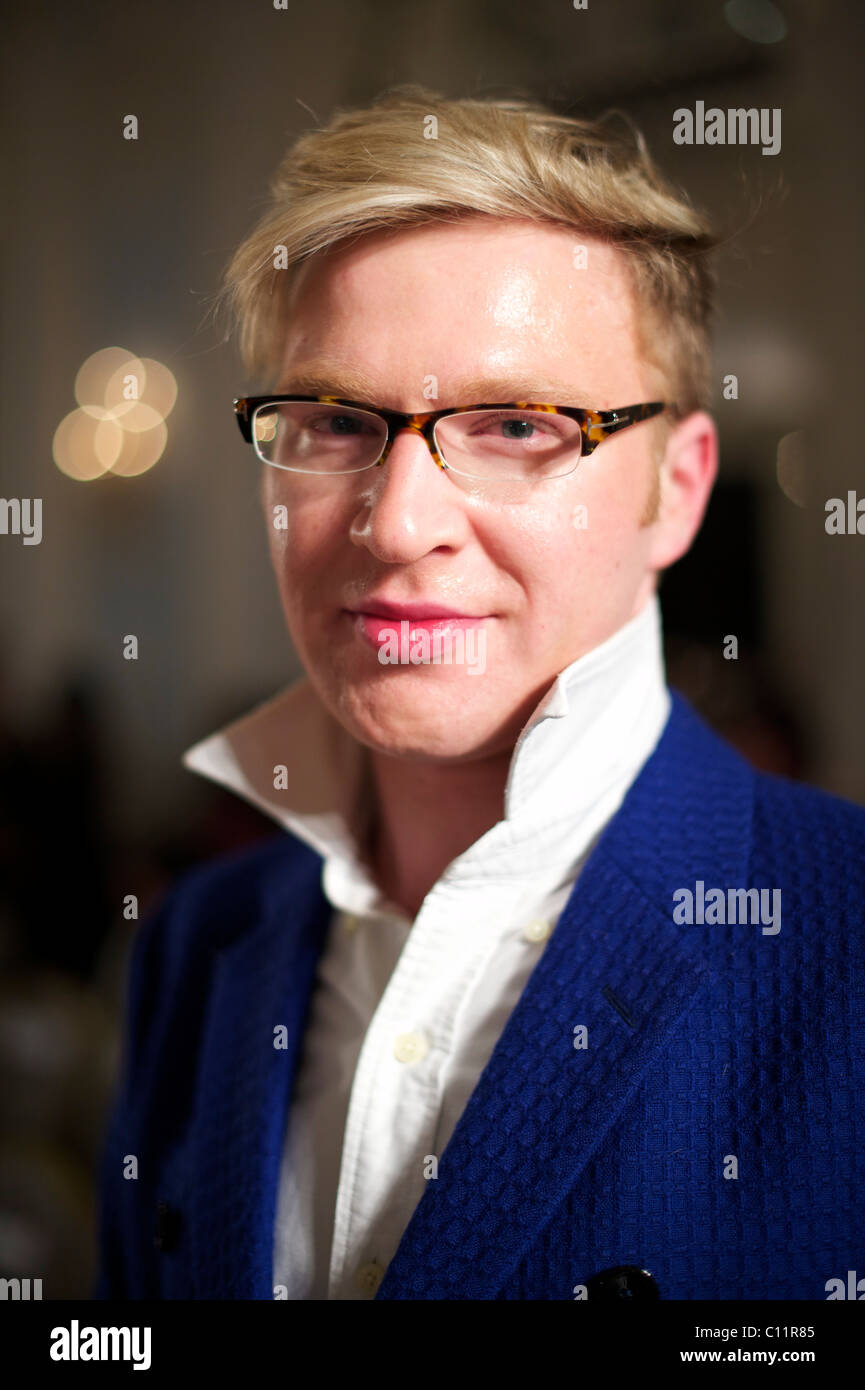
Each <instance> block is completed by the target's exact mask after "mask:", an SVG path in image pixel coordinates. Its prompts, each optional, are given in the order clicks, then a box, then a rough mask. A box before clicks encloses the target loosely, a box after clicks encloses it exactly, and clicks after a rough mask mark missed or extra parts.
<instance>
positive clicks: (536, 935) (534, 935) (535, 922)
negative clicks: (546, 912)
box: [523, 917, 552, 941]
mask: <svg viewBox="0 0 865 1390" xmlns="http://www.w3.org/2000/svg"><path fill="white" fill-rule="evenodd" d="M551 931H552V928H551V926H550V924H549V922H545V921H544V920H543V918H542V917H534V918H533V919H532V921H531V922H529V924H528V926H527V927H524V928H523V936H524V937H525V939H526V941H546V939H547V937H548V936H549V934H550V932H551Z"/></svg>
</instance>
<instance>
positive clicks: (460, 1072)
mask: <svg viewBox="0 0 865 1390" xmlns="http://www.w3.org/2000/svg"><path fill="white" fill-rule="evenodd" d="M669 712H670V698H669V693H668V691H667V688H666V685H665V679H664V667H663V656H662V646H661V618H660V607H659V604H658V600H657V597H654V596H653V597H652V598H651V599H650V600H649V602H648V603H647V605H646V606H645V607H644V608H643V610H642V612H641V613H640V614H639V615H638V616H637V617H636V618H634V619H632V620H631V621H630V622H629V623H627V624H626V625H625V626H624V627H623V628H620V629H619V631H618V632H616V633H615V634H614V635H613V636H612V637H611V638H609V639H608V640H607V641H606V642H604V643H602V645H601V646H599V647H596V648H595V649H594V650H593V651H591V652H588V653H587V654H586V655H585V656H583V657H580V659H579V660H577V661H575V662H573V663H572V664H571V665H570V666H568V667H567V668H566V669H565V670H564V671H563V672H562V673H561V674H560V675H559V676H558V677H557V678H556V680H555V681H554V682H553V684H552V686H551V688H550V690H549V691H548V692H547V694H546V695H545V696H544V698H543V699H542V700H541V701H540V703H539V704H538V706H537V708H536V710H535V712H534V714H533V715H532V716H531V718H530V719H529V721H528V723H527V724H526V726H525V728H524V729H523V730H522V732H521V734H520V736H519V738H518V740H517V743H516V745H515V748H514V752H513V755H512V758H511V763H510V769H509V773H508V779H507V786H506V791H505V815H504V819H503V820H501V821H499V822H498V824H496V825H494V826H493V827H492V829H490V830H489V831H487V832H486V834H484V835H482V836H481V838H480V839H479V840H477V841H476V842H475V843H474V844H473V845H471V846H470V847H469V849H467V850H466V851H465V852H464V853H463V854H461V855H459V857H458V858H457V859H454V860H453V861H452V862H451V863H450V864H449V865H448V867H447V868H446V869H445V871H444V873H443V874H442V875H441V877H440V878H439V879H438V881H437V882H436V883H435V884H434V885H433V887H432V888H431V889H430V891H429V893H428V894H427V896H426V898H425V899H424V901H423V904H422V905H421V908H420V910H419V912H418V914H417V916H416V917H415V919H414V921H413V922H412V921H410V920H409V919H408V918H407V917H406V916H405V915H404V914H403V913H402V912H401V911H400V909H398V908H396V907H394V905H393V904H391V903H388V902H387V901H386V900H384V899H383V897H382V895H381V893H380V892H379V890H378V889H377V887H376V885H375V883H374V882H373V881H372V879H371V878H370V875H369V872H368V870H367V869H366V867H365V866H364V864H363V862H362V861H361V859H360V853H359V850H358V836H359V834H360V831H361V825H362V820H363V816H364V815H365V813H366V812H365V807H366V808H367V809H368V787H369V779H368V771H369V754H368V751H367V750H366V749H365V748H362V747H361V745H359V744H358V743H357V742H356V741H355V740H354V739H352V738H351V737H350V736H349V735H348V733H347V732H346V731H345V730H344V729H343V728H342V727H341V726H340V725H339V724H338V723H337V722H336V721H335V720H334V719H333V717H332V716H331V715H330V714H329V713H328V712H327V710H326V709H325V708H324V706H323V705H322V704H321V702H320V700H319V699H318V697H317V695H316V694H315V692H314V690H313V688H312V686H311V684H310V683H309V682H308V681H307V680H305V679H304V680H301V681H299V682H297V683H296V684H294V685H292V686H290V687H288V688H287V689H286V690H284V691H282V692H281V693H280V694H278V695H277V696H275V697H274V698H273V699H271V700H269V701H267V702H266V703H265V704H263V705H260V706H258V707H257V708H256V709H254V710H253V711H252V712H250V713H249V714H246V715H244V716H243V717H241V718H240V719H238V720H235V721H234V722H233V723H232V724H229V725H228V726H227V727H226V728H225V729H223V730H221V731H220V732H218V733H216V734H214V735H212V736H211V737H210V738H208V739H205V740H203V741H202V742H201V743H198V744H196V745H195V746H194V747H193V748H191V749H189V750H188V751H187V752H186V753H185V754H184V757H183V762H184V765H185V766H186V767H187V768H189V769H191V770H192V771H195V772H199V773H201V774H202V775H203V776H205V777H209V778H211V779H212V780H214V781H216V782H219V783H221V784H223V785H224V786H226V787H229V788H231V789H232V790H233V791H235V792H237V793H238V794H239V795H240V796H243V797H245V798H246V799H247V800H249V801H251V802H252V803H253V804H255V805H256V806H258V807H259V808H260V809H261V810H263V811H265V812H266V813H267V814H269V815H271V816H272V817H273V818H274V820H275V821H277V822H278V823H279V824H281V825H283V826H284V827H285V828H286V829H288V830H290V831H292V832H293V833H294V834H295V835H297V836H299V837H300V838H301V839H302V840H305V841H306V842H307V843H308V844H310V845H312V846H313V848H315V849H316V850H317V851H318V852H319V853H320V854H321V855H322V857H323V860H324V864H323V877H322V886H323V889H324V892H325V895H326V897H327V899H328V901H329V902H330V903H331V904H332V906H333V908H334V914H333V917H332V919H331V922H330V926H329V929H328V935H327V939H326V942H325V947H324V950H323V953H322V956H321V958H320V961H319V965H318V971H317V975H316V981H315V988H314V992H313V996H312V1000H311V1005H310V1014H309V1021H308V1025H307V1029H306V1033H305V1035H304V1039H303V1046H302V1052H301V1057H300V1061H299V1066H298V1072H297V1077H296V1081H295V1089H294V1091H293V1095H292V1103H291V1107H290V1112H289V1119H288V1125H287V1130H286V1140H285V1146H284V1154H283V1161H282V1169H281V1175H280V1184H279V1194H278V1210H277V1220H276V1229H275V1232H274V1283H275V1285H284V1286H285V1294H286V1295H287V1297H288V1298H290V1299H370V1298H372V1297H373V1296H374V1294H375V1291H376V1289H377V1288H378V1285H379V1283H380V1282H381V1279H382V1277H383V1275H384V1271H385V1269H386V1268H387V1264H388V1262H389V1260H391V1259H392V1257H393V1255H394V1253H395V1251H396V1248H397V1246H398V1244H399V1242H400V1239H401V1237H402V1234H403V1232H404V1230H405V1228H406V1226H407V1225H408V1222H409V1220H410V1218H411V1216H412V1213H413V1211H414V1209H415V1207H416V1206H417V1204H418V1202H419V1201H420V1199H421V1197H422V1196H423V1193H424V1187H425V1184H426V1182H428V1181H434V1180H435V1167H436V1162H437V1160H438V1159H440V1158H441V1155H442V1153H443V1152H444V1149H445V1146H446V1144H447V1142H448V1140H449V1138H450V1136H451V1134H452V1132H453V1130H454V1127H455V1126H456V1124H457V1122H458V1120H459V1118H460V1116H461V1114H462V1112H463V1110H464V1109H465V1106H466V1103H467V1101H468V1099H469V1097H470V1095H471V1093H472V1091H473V1090H474V1088H475V1086H476V1084H477V1081H478V1079H479V1077H480V1074H481V1072H482V1071H483V1068H484V1066H485V1065H486V1063H487V1061H488V1060H489V1057H490V1055H491V1053H492V1051H493V1048H494V1047H495V1044H496V1042H497V1041H498V1038H499V1036H500V1034H501V1032H502V1030H503V1028H504V1026H505V1023H506V1022H507V1020H508V1017H509V1016H510V1014H511V1012H512V1011H513V1009H514V1007H515V1005H516V1003H517V1000H518V999H519V997H520V994H521V993H522V991H523V989H524V988H525V985H526V982H527V981H528V978H529V975H530V974H531V972H532V970H533V968H534V966H535V964H536V963H537V960H538V958H539V955H540V952H541V951H542V950H543V949H544V942H545V941H546V940H547V939H548V937H549V935H550V933H551V932H552V930H553V928H554V926H555V924H556V922H557V920H558V917H559V914H560V912H561V910H562V908H563V907H564V905H565V903H566V901H567V899H568V897H569V896H570V893H571V890H572V888H573V886H574V883H575V881H576V879H577V876H578V874H579V872H580V869H581V867H582V865H583V863H584V862H585V860H586V858H587V856H588V854H589V852H590V850H591V849H592V848H593V846H594V844H595V842H596V841H597V839H598V836H599V835H600V833H601V831H602V830H603V828H604V827H605V825H606V824H607V822H608V821H609V819H610V818H611V817H612V816H613V815H614V813H615V812H616V810H617V809H618V807H619V806H620V804H621V802H622V800H623V799H624V796H625V793H626V792H627V790H628V788H629V786H630V785H631V783H632V782H633V780H634V778H635V777H636V775H637V773H638V772H639V770H640V768H641V767H642V766H643V764H644V763H645V761H646V760H647V758H648V757H649V755H650V754H651V752H652V750H653V748H654V747H655V744H656V743H657V741H658V738H659V737H660V734H661V731H662V730H663V727H664V725H665V724H666V722H667V718H668V715H669ZM280 766H282V767H283V768H284V769H285V772H284V773H283V774H281V775H279V774H277V773H276V772H275V769H277V768H279V767H280ZM275 781H276V783H277V786H276V787H275V786H274V782H275ZM365 797H366V798H367V800H366V801H365ZM283 1296H285V1295H283Z"/></svg>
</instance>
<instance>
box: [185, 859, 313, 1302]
mask: <svg viewBox="0 0 865 1390" xmlns="http://www.w3.org/2000/svg"><path fill="white" fill-rule="evenodd" d="M330 915H331V909H330V906H329V904H328V903H327V900H326V899H325V897H324V894H323V893H322V890H321V859H320V857H319V856H318V855H317V854H315V853H313V851H311V850H308V849H307V848H306V847H305V846H304V847H302V848H301V847H299V846H297V845H293V846H292V845H290V844H286V857H285V859H284V860H283V861H282V862H281V863H280V864H279V865H278V866H277V867H276V869H275V870H274V871H273V872H272V873H271V874H270V875H269V876H268V878H267V880H266V881H265V883H264V884H263V888H262V899H261V907H260V915H259V920H258V921H257V922H256V924H255V925H254V926H253V927H252V928H251V929H248V930H243V929H241V931H240V934H239V935H238V936H237V937H236V939H235V940H234V941H233V942H231V943H230V944H228V945H226V946H223V947H222V948H221V949H220V950H219V951H218V952H217V955H216V962H215V966H214V979H213V984H212V988H211V991H210V999H209V1007H208V1015H207V1020H206V1023H205V1029H204V1042H203V1046H202V1062H201V1073H200V1078H199V1084H198V1088H197V1099H196V1114H195V1117H194V1119H193V1125H192V1132H193V1136H194V1138H193V1146H192V1152H191V1154H190V1159H191V1167H190V1194H189V1201H190V1208H191V1217H192V1219H191V1222H190V1228H191V1229H190V1243H191V1280H192V1284H193V1293H192V1296H193V1297H195V1298H203V1299H218V1298H226V1299H239V1298H267V1299H272V1297H273V1288H272V1278H273V1228H274V1220H275V1216H276V1198H277V1184H278V1175H279V1164H280V1156H281V1151H282V1144H283V1138H284V1129H285V1123H286V1118H287V1113H288V1111H287V1107H288V1102H289V1098H290V1095H291V1090H292V1083H293V1080H294V1075H295V1071H296V1068H297V1063H298V1059H299V1050H300V1044H301V1041H302V1035H303V1026H304V1023H305V1019H306V1013H307V1006H308V1003H309V999H310V994H311V989H312V984H313V980H314V975H315V967H316V964H317V962H318V958H319V955H320V953H321V950H322V947H323V945H324V940H325V936H326V932H327V927H328V923H329V921H330ZM276 1029H284V1033H281V1034H279V1035H277V1034H276V1033H275V1031H274V1030H276ZM275 1041H276V1042H278V1044H279V1045H278V1046H275V1045H274V1044H275Z"/></svg>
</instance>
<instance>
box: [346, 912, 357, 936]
mask: <svg viewBox="0 0 865 1390" xmlns="http://www.w3.org/2000/svg"><path fill="white" fill-rule="evenodd" d="M343 925H344V926H345V929H346V931H348V932H352V931H357V929H358V927H359V926H360V918H359V917H356V916H355V914H354V913H353V912H347V913H346V914H345V917H344V918H343Z"/></svg>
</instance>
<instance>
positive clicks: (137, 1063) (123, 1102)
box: [92, 893, 174, 1299]
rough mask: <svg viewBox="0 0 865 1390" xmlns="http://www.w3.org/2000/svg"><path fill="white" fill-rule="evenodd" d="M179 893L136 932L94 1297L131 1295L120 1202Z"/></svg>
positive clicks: (108, 1131) (100, 1205) (104, 1174)
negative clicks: (169, 929) (168, 932)
mask: <svg viewBox="0 0 865 1390" xmlns="http://www.w3.org/2000/svg"><path fill="white" fill-rule="evenodd" d="M173 899H174V893H169V894H168V895H164V896H163V898H162V900H161V901H160V903H159V904H158V905H157V907H156V908H155V909H153V910H152V911H151V912H150V913H148V914H147V915H146V916H145V917H144V918H143V919H142V921H141V923H140V924H139V927H138V929H137V932H136V934H135V937H134V938H133V944H132V950H131V952H130V958H129V967H128V974H127V982H126V1001H125V1002H126V1007H125V1014H124V1019H123V1026H122V1042H121V1055H120V1068H119V1073H118V1079H117V1083H116V1087H115V1093H114V1097H113V1101H112V1105H111V1108H110V1111H109V1116H108V1120H107V1123H106V1126H105V1129H104V1131H103V1148H102V1155H101V1161H100V1164H99V1170H98V1176H97V1219H98V1272H97V1278H96V1282H95V1285H94V1287H93V1294H92V1297H93V1298H94V1299H125V1298H129V1297H130V1296H131V1294H130V1290H129V1283H128V1273H127V1258H128V1255H129V1253H130V1251H129V1245H130V1244H131V1240H130V1237H131V1234H132V1233H131V1232H130V1231H128V1230H126V1229H125V1223H124V1210H125V1209H128V1204H126V1203H122V1202H121V1200H120V1199H121V1195H122V1192H123V1187H122V1185H123V1184H124V1183H126V1182H127V1181H128V1180H127V1179H126V1178H124V1176H123V1161H124V1154H126V1153H128V1151H129V1144H130V1136H131V1134H132V1133H133V1129H134V1111H135V1102H136V1091H137V1088H138V1081H139V1078H140V1075H141V1070H142V1063H143V1060H144V1058H145V1055H146V1053H147V1050H148V1042H149V1040H150V1035H151V1031H152V1025H153V1023H154V1020H155V1017H156V1013H157V1008H158V1001H159V998H160V980H161V977H162V973H163V951H164V944H163V943H164V941H165V928H166V925H167V922H168V918H169V915H170V912H171V905H172V902H173Z"/></svg>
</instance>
